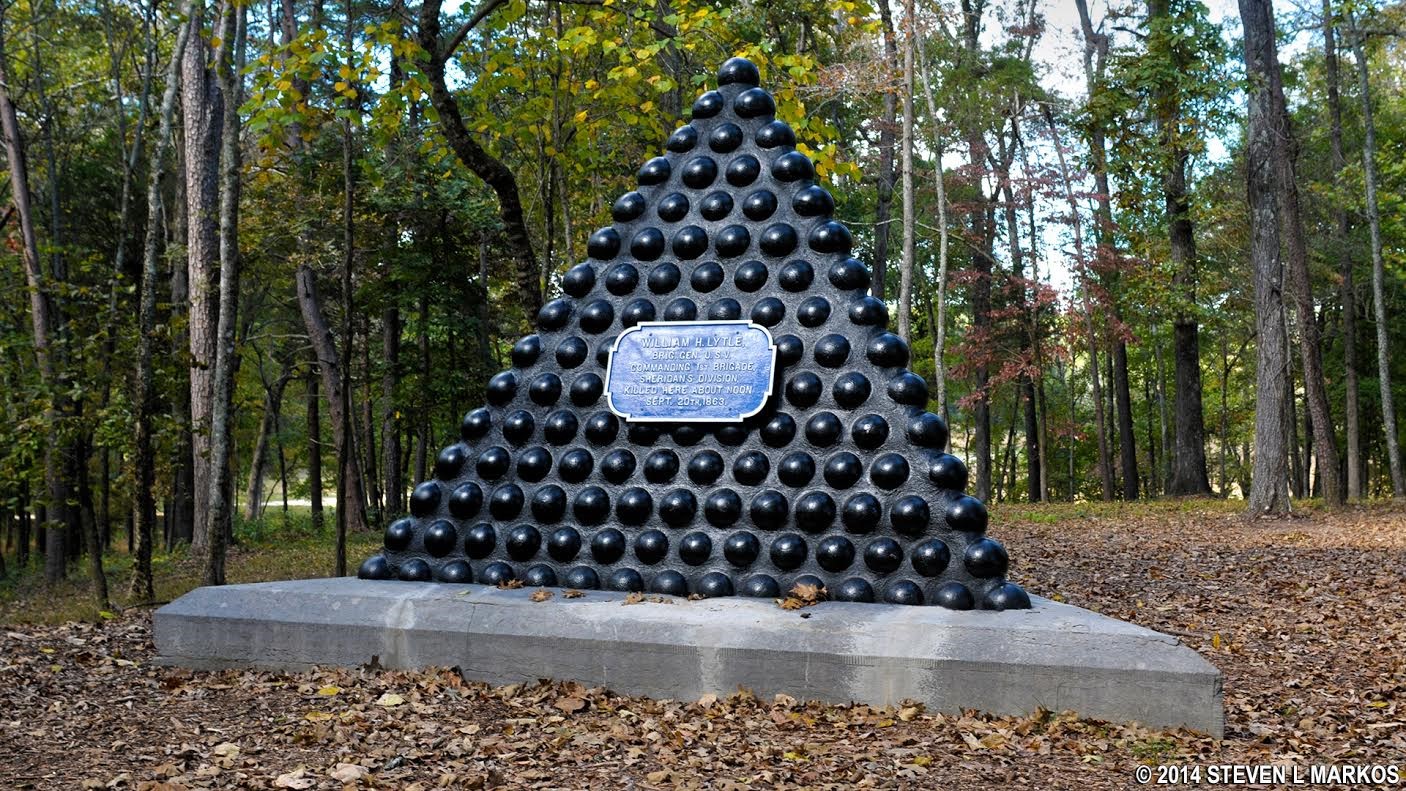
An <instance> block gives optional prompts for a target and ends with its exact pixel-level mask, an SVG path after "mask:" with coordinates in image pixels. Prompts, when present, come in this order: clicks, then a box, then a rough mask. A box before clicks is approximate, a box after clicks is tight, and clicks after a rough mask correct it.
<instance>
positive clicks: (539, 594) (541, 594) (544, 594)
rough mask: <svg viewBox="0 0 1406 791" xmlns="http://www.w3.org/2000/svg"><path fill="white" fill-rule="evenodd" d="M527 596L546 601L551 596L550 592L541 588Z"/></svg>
mask: <svg viewBox="0 0 1406 791" xmlns="http://www.w3.org/2000/svg"><path fill="white" fill-rule="evenodd" d="M527 598H529V599H531V600H533V601H546V600H547V599H550V598H552V592H551V591H549V590H547V589H545V588H543V589H541V590H537V591H533V593H532V595H531V596H528V597H527Z"/></svg>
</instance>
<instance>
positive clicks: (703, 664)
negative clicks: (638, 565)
mask: <svg viewBox="0 0 1406 791" xmlns="http://www.w3.org/2000/svg"><path fill="white" fill-rule="evenodd" d="M553 592H554V594H555V595H553V597H552V598H551V599H548V600H547V601H545V602H533V601H531V600H530V599H529V596H531V594H532V593H533V589H518V590H498V589H496V588H489V587H485V586H482V585H448V584H442V583H412V582H373V581H367V580H357V579H353V578H341V579H314V580H293V581H289V582H266V583H260V584H254V585H230V586H226V587H222V588H200V589H198V590H195V591H192V592H190V593H188V594H186V595H185V596H182V597H181V598H180V599H177V600H176V601H174V602H172V603H171V604H168V605H166V606H165V607H162V608H161V609H160V610H158V611H157V613H156V620H155V642H156V649H157V652H158V654H159V658H158V661H159V662H162V663H165V664H171V665H180V666H184V667H191V668H199V669H213V668H231V667H259V668H272V669H305V668H308V667H311V666H313V665H324V666H332V665H339V666H358V665H363V664H366V663H369V662H372V661H376V662H379V663H380V665H381V666H382V667H387V668H406V669H410V668H424V667H432V666H438V667H456V668H458V669H459V670H460V671H461V672H462V673H463V675H464V677H465V678H466V679H470V680H476V681H486V682H490V683H494V684H507V683H514V682H531V681H536V680H537V679H543V678H551V679H557V680H563V681H566V680H570V681H579V682H581V683H582V684H586V685H587V686H603V687H608V688H610V689H612V690H614V691H616V692H619V693H622V694H630V695H647V696H651V697H656V698H673V699H680V700H689V699H694V698H698V697H700V696H702V695H704V694H707V693H710V692H711V693H715V694H717V695H728V694H731V693H732V692H735V691H737V689H738V688H747V689H750V690H752V691H753V692H755V693H756V694H758V695H760V696H770V695H773V694H775V693H778V692H784V693H786V694H788V695H791V696H793V697H795V698H798V699H801V700H820V701H827V702H833V703H846V702H850V701H854V702H860V703H867V704H871V705H892V704H897V703H900V702H902V701H904V700H912V701H920V702H922V703H924V704H926V706H927V707H928V708H929V709H931V710H936V711H946V712H955V711H958V710H960V709H963V708H975V709H980V710H983V711H987V712H992V713H995V714H1027V713H1029V712H1031V711H1034V710H1035V709H1036V708H1038V707H1041V706H1043V707H1044V708H1046V709H1050V710H1052V711H1063V710H1066V709H1072V710H1074V711H1076V712H1078V713H1079V714H1080V715H1082V716H1085V717H1091V718H1096V719H1103V720H1113V721H1135V722H1139V723H1142V724H1144V725H1147V726H1151V727H1171V726H1185V727H1188V728H1192V729H1194V730H1198V731H1202V732H1206V733H1210V734H1212V735H1214V736H1216V737H1220V736H1221V735H1222V732H1223V728H1224V712H1223V709H1222V705H1221V674H1220V671H1218V670H1216V668H1215V667H1213V666H1212V665H1211V664H1210V663H1209V662H1207V661H1206V660H1205V659H1203V658H1202V657H1201V656H1200V655H1199V654H1197V653H1196V652H1195V651H1193V650H1191V649H1190V648H1187V647H1185V646H1183V645H1181V644H1179V643H1178V642H1177V640H1176V639H1175V638H1172V637H1168V636H1166V635H1163V634H1160V633H1158V632H1154V631H1151V630H1149V629H1144V628H1142V627H1140V626H1134V625H1132V624H1129V623H1124V622H1122V621H1117V620H1114V619H1112V618H1107V617H1104V616H1102V615H1098V614H1097V613H1093V612H1089V611H1088V610H1082V609H1079V608H1078V607H1071V606H1069V605H1067V604H1059V603H1056V602H1052V601H1049V600H1048V599H1040V598H1036V597H1032V600H1033V602H1034V608H1033V609H1030V610H1011V611H1006V612H953V611H950V610H946V609H943V608H941V607H905V606H896V605H879V604H847V603H840V602H827V603H824V604H821V605H818V606H815V607H807V608H805V609H803V610H798V611H797V610H783V609H781V608H780V607H778V606H776V604H775V603H774V602H772V601H770V600H757V599H742V598H726V599H708V600H703V601H684V600H676V601H675V602H674V603H669V604H659V603H651V602H645V603H641V604H635V605H630V606H622V602H623V600H624V598H625V594H621V593H605V592H600V591H589V592H587V593H586V595H585V596H584V597H582V598H577V599H566V598H564V597H563V596H562V595H561V591H559V590H554V591H553Z"/></svg>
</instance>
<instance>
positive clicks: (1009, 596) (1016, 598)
mask: <svg viewBox="0 0 1406 791" xmlns="http://www.w3.org/2000/svg"><path fill="white" fill-rule="evenodd" d="M984 601H985V605H986V609H988V610H1028V609H1030V596H1029V594H1027V593H1026V592H1025V591H1024V590H1022V589H1021V587H1020V586H1019V585H1017V584H1015V583H1014V582H1004V583H1001V584H1000V585H997V586H996V587H994V588H992V589H991V590H989V591H987V592H986V596H985V599H984Z"/></svg>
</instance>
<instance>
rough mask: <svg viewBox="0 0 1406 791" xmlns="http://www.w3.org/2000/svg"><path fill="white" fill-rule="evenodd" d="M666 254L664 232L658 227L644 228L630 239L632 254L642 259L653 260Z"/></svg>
mask: <svg viewBox="0 0 1406 791" xmlns="http://www.w3.org/2000/svg"><path fill="white" fill-rule="evenodd" d="M663 254H664V232H663V231H661V230H659V229H658V228H643V229H641V230H640V231H638V232H637V233H636V234H635V236H634V238H633V239H631V240H630V255H632V256H634V257H635V258H638V259H639V260H641V261H653V260H654V259H656V258H658V257H659V256H661V255H663Z"/></svg>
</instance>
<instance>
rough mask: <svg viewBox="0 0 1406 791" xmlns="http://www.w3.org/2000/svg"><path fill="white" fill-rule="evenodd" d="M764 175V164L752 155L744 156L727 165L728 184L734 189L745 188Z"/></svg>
mask: <svg viewBox="0 0 1406 791" xmlns="http://www.w3.org/2000/svg"><path fill="white" fill-rule="evenodd" d="M761 174H762V163H761V162H758V161H757V158H756V157H754V156H752V155H751V154H743V155H742V156H740V157H737V158H735V159H733V160H732V161H731V162H729V163H727V171H726V176H725V177H726V178H727V183H728V184H731V185H732V186H734V187H745V186H747V185H748V184H751V183H752V182H754V181H756V180H757V176H760V175H761Z"/></svg>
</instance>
